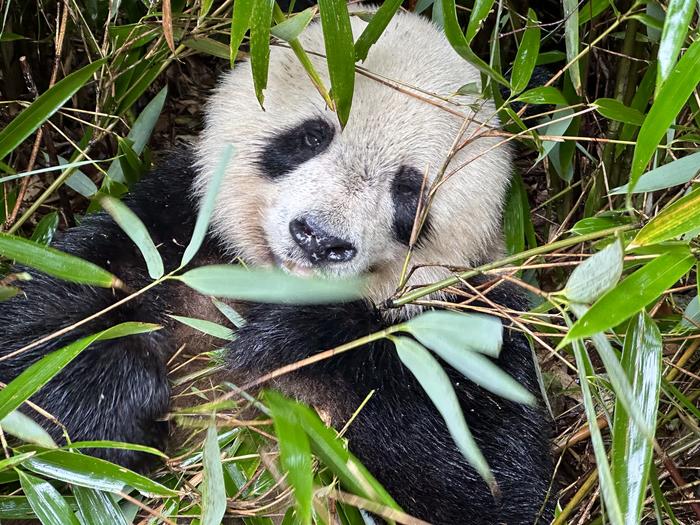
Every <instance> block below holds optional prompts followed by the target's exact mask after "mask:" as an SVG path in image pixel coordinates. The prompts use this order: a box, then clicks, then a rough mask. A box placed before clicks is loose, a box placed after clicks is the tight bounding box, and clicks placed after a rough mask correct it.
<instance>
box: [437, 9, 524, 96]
mask: <svg viewBox="0 0 700 525" xmlns="http://www.w3.org/2000/svg"><path fill="white" fill-rule="evenodd" d="M440 5H441V6H442V10H443V13H444V16H445V27H444V29H445V36H446V37H447V40H448V41H449V42H450V44H451V45H452V47H453V49H454V50H455V51H456V52H457V53H458V54H459V56H461V57H462V58H463V59H465V60H466V61H467V62H469V63H470V64H472V65H473V66H474V67H475V68H476V69H478V70H479V71H481V72H482V73H483V74H484V75H486V76H488V77H489V78H492V79H493V80H495V81H496V82H498V83H499V84H502V85H504V86H507V87H509V86H510V84H509V83H508V81H507V80H506V79H505V78H504V77H503V75H501V74H500V73H499V72H498V71H496V70H495V69H493V68H492V67H491V66H489V65H488V64H487V63H486V62H484V61H483V60H481V59H480V58H479V57H478V56H477V55H476V53H474V51H472V50H471V48H470V47H469V41H468V40H467V39H466V38H465V36H464V33H462V28H461V27H460V25H459V20H458V19H457V7H456V6H455V0H440Z"/></svg>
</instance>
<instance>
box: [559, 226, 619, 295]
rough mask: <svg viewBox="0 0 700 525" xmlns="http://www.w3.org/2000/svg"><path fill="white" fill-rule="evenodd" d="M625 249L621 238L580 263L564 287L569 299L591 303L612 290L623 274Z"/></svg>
mask: <svg viewBox="0 0 700 525" xmlns="http://www.w3.org/2000/svg"><path fill="white" fill-rule="evenodd" d="M624 253H625V251H624V249H623V247H622V242H621V241H620V240H615V242H613V243H611V244H610V245H609V246H607V247H606V248H604V249H603V250H601V251H599V252H598V253H596V254H595V255H593V256H592V257H590V258H588V259H587V260H586V261H584V262H583V263H582V264H579V265H578V266H577V267H576V269H575V270H574V271H573V272H572V273H571V276H570V277H569V280H568V281H567V283H566V287H565V288H564V294H565V295H566V297H567V299H569V300H570V301H573V302H575V303H584V304H590V303H592V302H594V301H595V300H596V299H598V297H600V296H601V295H603V294H604V293H605V292H607V291H609V290H611V289H612V288H613V287H614V286H615V285H616V284H617V281H619V280H620V277H621V276H622V256H623V255H624Z"/></svg>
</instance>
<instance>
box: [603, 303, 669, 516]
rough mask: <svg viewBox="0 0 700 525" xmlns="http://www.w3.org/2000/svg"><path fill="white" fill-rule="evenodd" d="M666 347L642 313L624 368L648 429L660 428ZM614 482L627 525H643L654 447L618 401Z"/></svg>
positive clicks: (631, 334) (625, 351) (633, 328)
mask: <svg viewBox="0 0 700 525" xmlns="http://www.w3.org/2000/svg"><path fill="white" fill-rule="evenodd" d="M662 352H663V345H662V341H661V334H660V333H659V329H658V328H657V327H656V324H654V321H653V320H652V319H651V318H650V317H649V316H648V315H647V314H646V312H641V313H640V314H639V315H638V316H637V319H636V320H635V322H632V323H630V325H629V328H628V330H627V335H626V336H625V345H624V349H623V352H622V367H623V368H624V370H625V372H626V374H627V376H628V378H629V381H630V383H631V385H632V391H633V395H634V401H635V405H636V406H637V407H638V409H639V410H640V412H641V413H642V416H643V418H644V421H645V423H646V427H647V428H648V429H654V428H655V427H656V410H657V408H658V405H659V393H660V390H661V358H662ZM612 434H613V443H612V451H611V453H610V457H611V459H612V478H613V484H614V486H615V488H616V490H617V499H618V501H619V502H620V507H621V511H622V515H623V517H624V523H625V525H635V524H637V523H639V522H640V519H641V513H642V509H643V508H644V497H645V494H646V490H647V480H648V476H649V467H650V464H651V460H652V457H653V447H652V443H651V441H650V440H649V439H648V438H647V436H646V434H645V433H644V432H642V431H640V429H639V428H638V427H637V426H636V425H635V423H634V421H633V420H632V419H631V418H630V417H629V415H628V414H627V412H626V411H625V407H624V406H623V404H622V403H621V402H620V400H619V399H618V402H617V403H616V404H615V414H614V419H613V428H612Z"/></svg>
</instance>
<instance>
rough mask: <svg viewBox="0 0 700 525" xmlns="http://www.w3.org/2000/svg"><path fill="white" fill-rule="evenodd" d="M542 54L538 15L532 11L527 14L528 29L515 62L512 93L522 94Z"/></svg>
mask: <svg viewBox="0 0 700 525" xmlns="http://www.w3.org/2000/svg"><path fill="white" fill-rule="evenodd" d="M539 52H540V28H539V26H538V21H537V15H535V12H534V11H533V10H532V9H529V10H528V14H527V29H525V32H524V33H523V38H522V40H521V41H520V46H519V47H518V52H517V54H516V55H515V60H514V61H513V74H512V75H511V79H510V81H511V91H512V93H513V94H518V93H520V92H521V91H522V90H523V89H525V88H526V87H527V85H528V83H529V82H530V77H532V72H533V71H534V69H535V62H536V61H537V55H538V54H539Z"/></svg>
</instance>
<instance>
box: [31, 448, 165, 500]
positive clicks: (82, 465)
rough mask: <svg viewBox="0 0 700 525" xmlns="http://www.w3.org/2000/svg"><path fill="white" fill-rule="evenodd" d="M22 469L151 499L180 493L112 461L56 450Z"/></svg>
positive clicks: (80, 484)
mask: <svg viewBox="0 0 700 525" xmlns="http://www.w3.org/2000/svg"><path fill="white" fill-rule="evenodd" d="M23 466H24V467H26V468H27V469H28V470H31V471H32V472H35V473H37V474H41V475H42V476H46V477H47V478H51V479H57V480H60V481H65V482H66V483H70V484H72V485H79V486H81V487H87V488H92V489H95V490H104V491H107V492H125V491H128V490H129V489H128V488H127V487H132V488H134V489H136V490H138V491H139V492H140V493H141V494H143V495H144V496H148V497H172V496H177V495H178V493H177V492H176V491H174V490H172V489H169V488H168V487H166V486H165V485H161V484H160V483H157V482H155V481H152V480H150V479H148V478H147V477H145V476H142V475H141V474H137V473H136V472H133V471H131V470H129V469H126V468H124V467H122V466H120V465H115V464H114V463H110V462H109V461H105V460H103V459H99V458H95V457H92V456H87V455H85V454H79V453H76V452H68V451H65V450H54V451H51V452H45V453H42V454H41V455H38V456H34V457H32V458H29V459H27V460H26V461H25V462H24V463H23Z"/></svg>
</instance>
